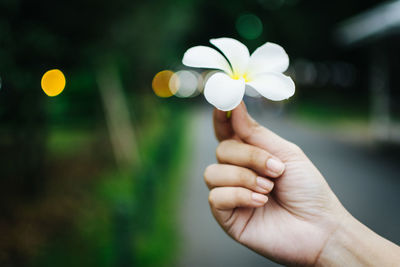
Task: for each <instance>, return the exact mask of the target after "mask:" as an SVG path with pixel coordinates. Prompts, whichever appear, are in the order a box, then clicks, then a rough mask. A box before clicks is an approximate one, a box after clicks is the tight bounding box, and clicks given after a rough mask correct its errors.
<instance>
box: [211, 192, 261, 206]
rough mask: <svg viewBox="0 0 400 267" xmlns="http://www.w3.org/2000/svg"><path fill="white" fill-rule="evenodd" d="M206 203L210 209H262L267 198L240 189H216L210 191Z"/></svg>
mask: <svg viewBox="0 0 400 267" xmlns="http://www.w3.org/2000/svg"><path fill="white" fill-rule="evenodd" d="M208 201H209V202H210V206H211V208H212V209H218V210H230V209H234V208H238V207H243V208H244V207H247V208H257V207H262V206H264V204H265V203H266V202H267V201H268V197H267V196H265V195H262V194H259V193H254V192H252V191H251V190H249V189H246V188H242V187H217V188H214V189H212V190H211V191H210V194H209V197H208Z"/></svg>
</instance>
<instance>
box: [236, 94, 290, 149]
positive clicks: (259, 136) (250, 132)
mask: <svg viewBox="0 0 400 267" xmlns="http://www.w3.org/2000/svg"><path fill="white" fill-rule="evenodd" d="M231 124H232V128H233V131H234V133H235V134H236V135H238V137H239V138H240V139H241V140H243V141H244V142H245V143H248V144H251V145H254V146H258V147H260V148H263V149H265V150H268V151H269V152H271V153H272V154H274V155H279V152H281V151H282V150H291V149H293V147H294V145H293V144H292V143H290V142H289V141H287V140H285V139H283V138H282V137H280V136H278V135H277V134H275V133H273V132H272V131H270V130H268V129H266V128H265V127H262V126H260V125H259V124H258V123H257V122H256V121H255V120H253V119H252V118H251V117H250V115H249V114H248V113H247V109H246V106H245V104H244V103H243V102H242V103H240V105H239V106H238V107H237V108H235V109H234V110H233V111H232V118H231Z"/></svg>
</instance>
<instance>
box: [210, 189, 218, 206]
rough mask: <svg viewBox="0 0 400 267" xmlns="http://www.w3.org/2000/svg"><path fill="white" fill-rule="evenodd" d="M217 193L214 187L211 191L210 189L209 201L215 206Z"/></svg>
mask: <svg viewBox="0 0 400 267" xmlns="http://www.w3.org/2000/svg"><path fill="white" fill-rule="evenodd" d="M215 194H216V191H215V189H212V190H211V191H210V193H209V194H208V203H209V204H210V206H212V207H213V206H215Z"/></svg>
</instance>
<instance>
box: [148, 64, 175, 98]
mask: <svg viewBox="0 0 400 267" xmlns="http://www.w3.org/2000/svg"><path fill="white" fill-rule="evenodd" d="M172 75H174V72H172V71H170V70H163V71H160V72H159V73H157V74H156V75H155V76H154V78H153V82H152V87H153V91H154V93H155V94H156V95H157V96H159V97H170V96H172V95H173V92H172V90H171V88H170V87H169V81H170V79H171V77H172Z"/></svg>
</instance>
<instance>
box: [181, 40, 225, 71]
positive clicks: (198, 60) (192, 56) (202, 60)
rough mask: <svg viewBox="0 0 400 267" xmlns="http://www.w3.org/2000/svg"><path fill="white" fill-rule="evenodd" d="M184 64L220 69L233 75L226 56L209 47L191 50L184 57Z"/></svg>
mask: <svg viewBox="0 0 400 267" xmlns="http://www.w3.org/2000/svg"><path fill="white" fill-rule="evenodd" d="M182 63H183V64H184V65H186V66H188V67H195V68H207V69H219V70H223V71H225V72H226V73H228V74H232V70H231V67H230V66H229V63H228V61H227V60H226V59H225V58H224V56H223V55H221V53H219V52H218V51H217V50H215V49H213V48H211V47H207V46H195V47H192V48H189V49H188V50H187V51H186V52H185V54H184V55H183V59H182Z"/></svg>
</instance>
